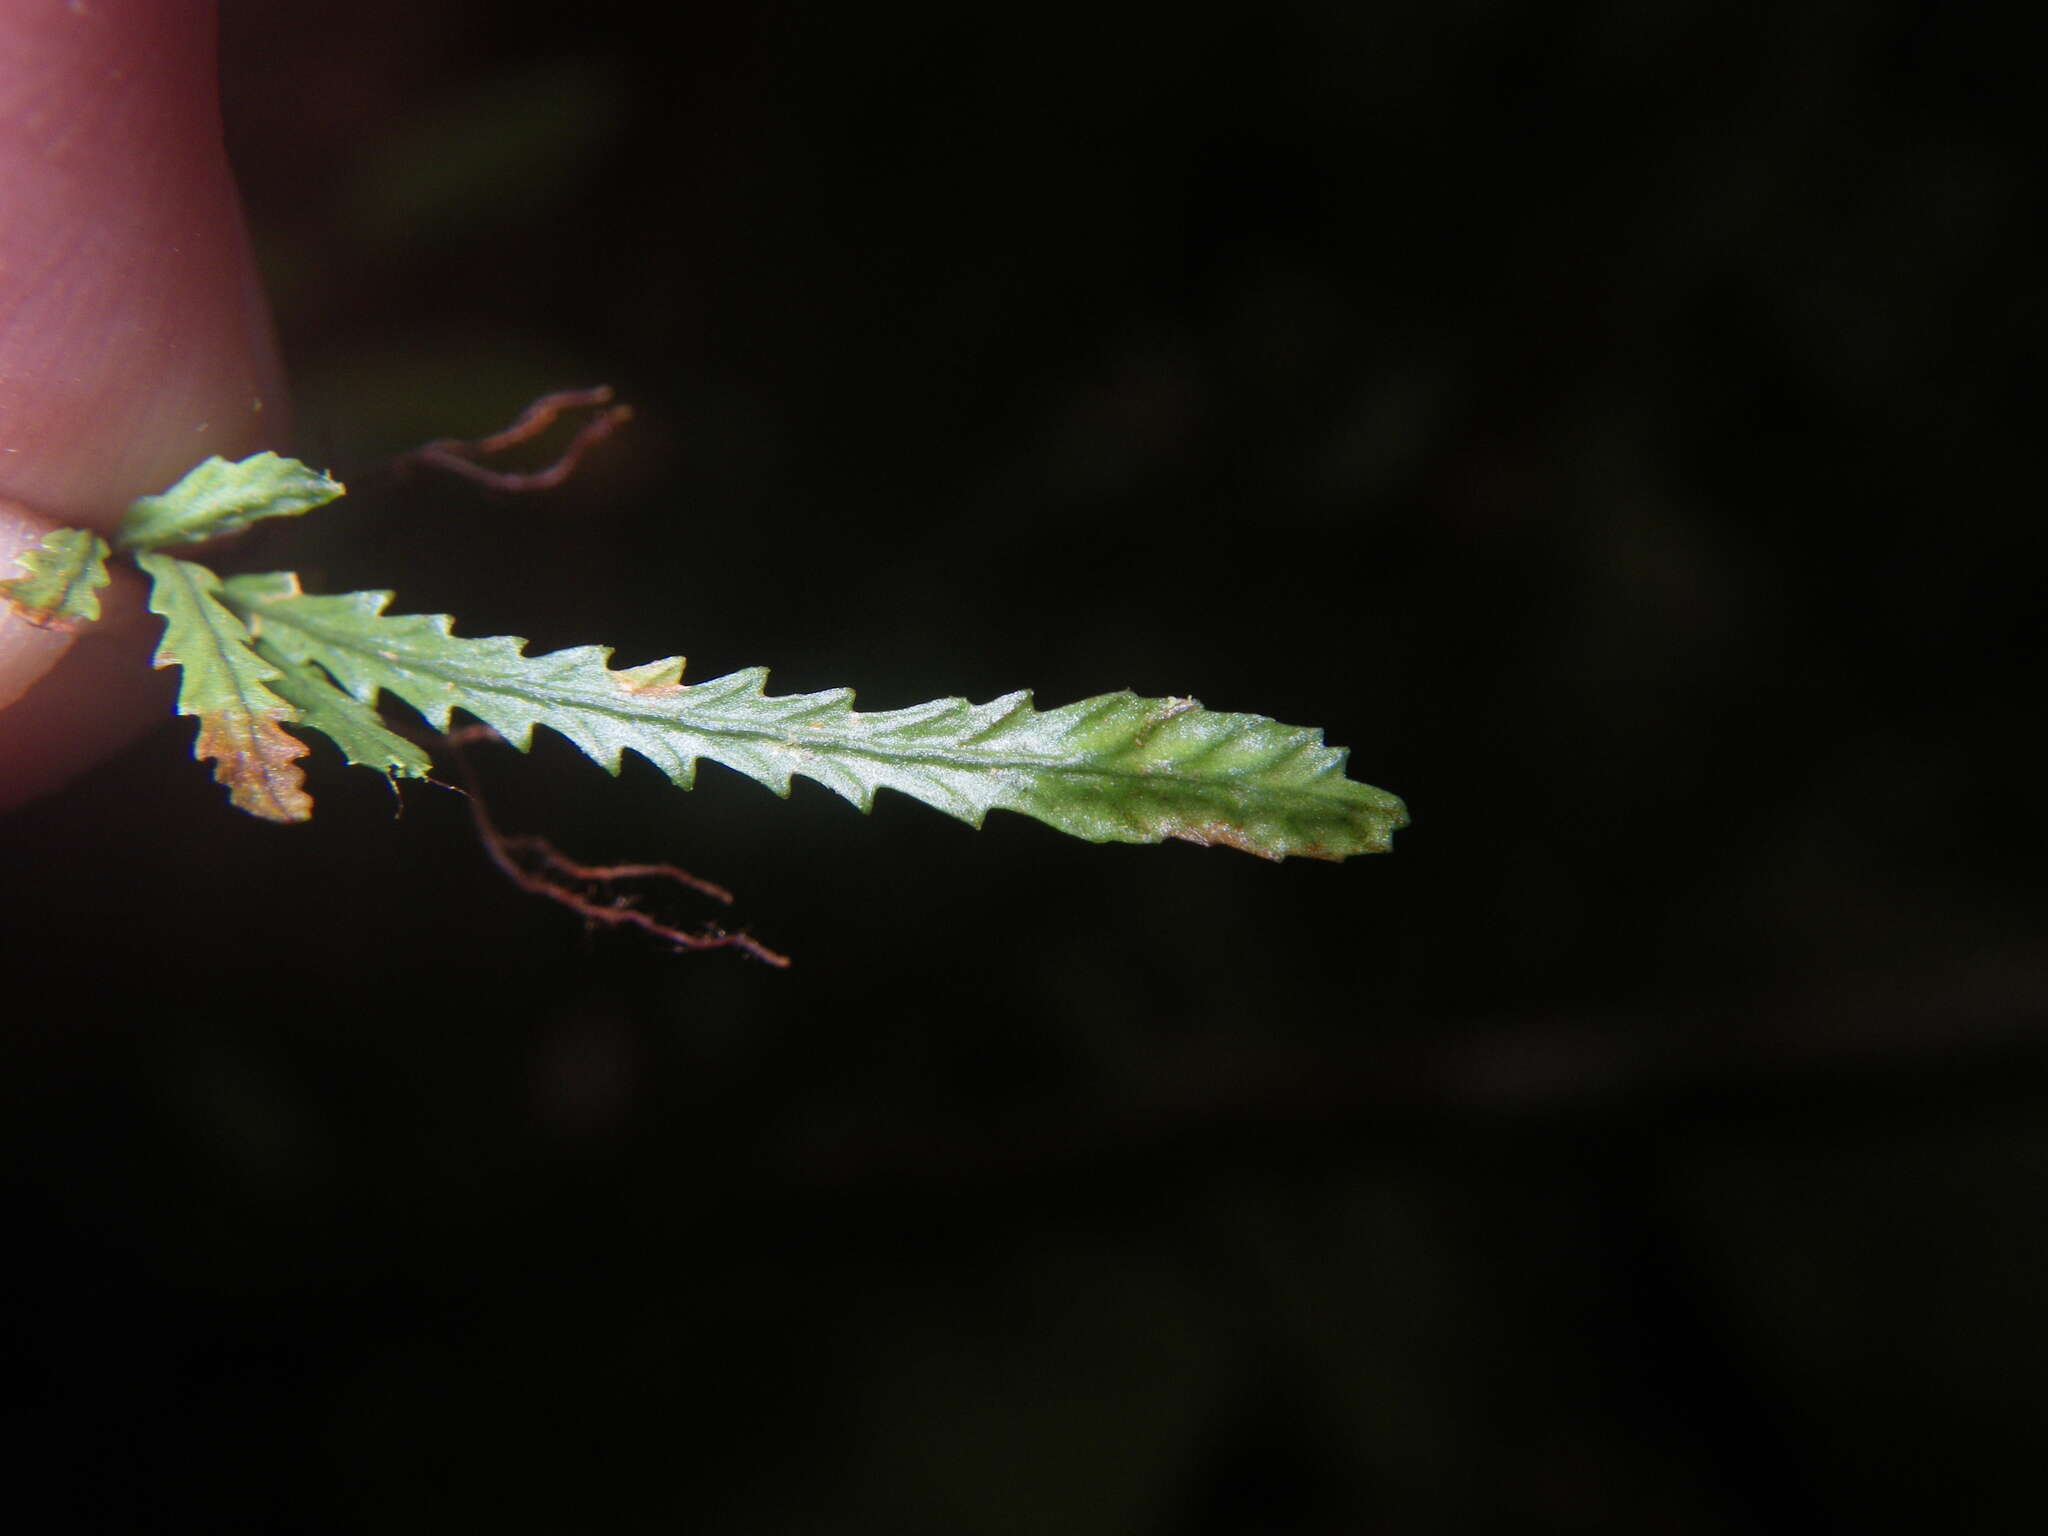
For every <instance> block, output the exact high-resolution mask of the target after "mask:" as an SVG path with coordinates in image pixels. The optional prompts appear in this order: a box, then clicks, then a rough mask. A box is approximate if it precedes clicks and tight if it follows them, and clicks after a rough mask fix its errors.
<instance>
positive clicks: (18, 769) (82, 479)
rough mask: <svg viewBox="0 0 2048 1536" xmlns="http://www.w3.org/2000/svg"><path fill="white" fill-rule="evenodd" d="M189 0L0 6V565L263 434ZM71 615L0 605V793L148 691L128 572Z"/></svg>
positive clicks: (203, 23) (113, 738) (149, 698)
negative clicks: (71, 618)
mask: <svg viewBox="0 0 2048 1536" xmlns="http://www.w3.org/2000/svg"><path fill="white" fill-rule="evenodd" d="M214 24H215V18H214V6H213V3H212V0H5V3H0V577H4V576H11V575H14V574H16V572H15V568H14V564H13V561H14V555H15V553H16V551H18V550H19V549H21V548H23V547H24V546H26V545H29V544H32V543H34V542H35V541H36V540H37V539H39V538H40V537H41V536H42V534H43V533H45V532H47V531H48V530H50V529H52V528H57V527H65V526H70V527H87V528H95V529H98V530H100V531H102V532H111V530H112V529H113V527H114V525H115V524H116V523H117V522H118V521H119V519H120V516H121V513H122V510H123V509H124V508H125V507H126V506H127V504H128V503H129V502H130V501H132V500H133V499H134V498H135V497H137V496H142V495H147V494H149V493H151V492H154V491H159V490H162V489H164V488H165V487H166V486H168V485H169V484H170V483H171V482H172V481H174V480H176V479H177V478H178V476H179V475H181V474H182V473H184V471H185V470H187V469H188V468H190V467H191V466H192V465H193V464H195V463H197V462H198V461H199V460H201V459H203V458H205V457H207V456H208V455H209V454H220V455H223V456H224V457H228V458H236V457H240V456H242V455H245V454H249V453H253V452H255V451H257V450H258V449H261V448H269V447H277V448H282V447H284V446H285V442H284V437H285V433H286V430H287V426H288V423H287V413H286V409H285V398H284V385H283V374H282V371H281V369H280V367H279V365H278V360H277V353H276V348H275V345H274V343H273V340H272V337H271V331H270V323H269V318H268V313H267V311H266V309H265V306H264V301H263V295H262V290H261V288H260V286H259V285H258V283H257V279H256V274H255V268H254V265H253V263H252V262H251V260H250V256H249V249H248V242H247V240H246V238H245V236H244V233H243V227H242V219H241V210H240V205H239V203H238V202H237V199H236V195H235V189H234V184H233V182H232V180H231V179H230V177H229V173H228V165H227V160H226V156H225V155H224V153H223V152H222V148H221V141H220V110H219V101H218V96H217V92H216V85H215V72H214ZM101 596H102V599H103V602H104V606H105V613H106V616H105V617H104V618H103V619H102V620H101V621H100V622H99V623H98V624H96V625H92V626H90V627H89V628H87V629H86V630H85V631H83V632H82V633H80V634H77V635H66V634H61V633H57V632H54V631H50V630H44V629H37V628H35V627H33V626H31V625H29V624H27V623H25V622H23V621H22V620H21V619H19V618H18V617H14V616H12V615H7V616H4V617H0V809H6V808H10V807H12V806H15V805H18V804H20V803H21V802H23V801H24V800H27V799H29V798H32V797H33V796H35V795H38V794H41V793H43V792H45V791H47V790H49V789H52V788H54V787H56V786H57V785H60V784H62V783H63V782H64V781H65V780H66V779H68V778H70V777H72V776H73V775H75V774H76V773H78V772H80V771H81V770H83V769H84V768H86V767H87V766H89V765H90V764H91V763H93V762H94V761H96V760H97V759H98V758H100V757H103V756H105V755H106V754H107V753H109V752H111V751H113V750H114V749H115V748H116V747H118V746H120V745H121V744H122V743H123V742H125V741H126V740H128V739H129V738H130V737H131V736H133V735H134V734H136V733H137V732H138V731H139V730H141V729H143V728H145V727H147V726H148V725H149V724H150V723H151V722H152V721H156V720H161V719H163V718H164V717H165V714H166V713H167V711H168V708H169V698H170V694H169V690H168V683H167V675H166V674H153V673H152V672H151V671H150V669H149V654H150V650H151V647H152V646H153V644H154V641H155V630H156V621H155V619H154V618H152V617H151V616H150V615H149V614H148V613H147V612H146V611H144V609H143V607H142V595H141V589H140V586H139V584H138V583H137V582H136V580H135V579H134V578H133V577H132V576H130V575H128V574H126V573H122V574H120V575H117V577H116V579H115V583H114V585H113V586H112V587H109V588H107V589H106V590H105V591H104V592H102V594H101Z"/></svg>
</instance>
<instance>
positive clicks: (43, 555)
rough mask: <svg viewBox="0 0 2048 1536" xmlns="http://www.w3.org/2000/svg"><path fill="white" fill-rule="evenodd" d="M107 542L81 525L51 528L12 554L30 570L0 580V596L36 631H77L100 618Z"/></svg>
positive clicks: (16, 561) (26, 569) (105, 577)
mask: <svg viewBox="0 0 2048 1536" xmlns="http://www.w3.org/2000/svg"><path fill="white" fill-rule="evenodd" d="M107 553H108V551H107V541H106V540H105V539H103V538H101V537H100V536H99V535H98V534H96V533H92V532H89V531H88V530H86V529H84V528H55V529H52V530H51V531H50V532H48V533H46V534H44V535H43V537H42V539H41V540H40V541H39V542H38V543H37V544H36V545H35V547H34V548H32V549H24V550H23V551H21V553H20V554H18V555H16V556H15V557H14V559H15V563H16V564H17V565H19V566H20V567H21V568H22V570H24V571H26V572H27V573H28V574H27V575H25V576H17V577H15V578H13V579H12V580H11V581H0V599H4V600H5V601H7V602H9V603H11V604H13V606H14V610H15V612H17V613H19V614H20V615H21V616H22V617H23V618H25V619H27V620H28V621H29V623H31V624H34V625H36V626H37V627H38V628H40V629H77V628H78V627H79V626H81V625H84V624H90V623H92V621H93V620H95V619H97V618H98V617H99V616H100V600H99V596H98V592H99V589H100V588H101V587H104V586H105V585H106V584H107V579H108V578H107Z"/></svg>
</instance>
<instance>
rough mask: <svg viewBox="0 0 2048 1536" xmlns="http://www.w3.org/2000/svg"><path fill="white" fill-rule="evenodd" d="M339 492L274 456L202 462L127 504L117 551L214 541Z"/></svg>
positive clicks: (292, 462) (320, 503)
mask: <svg viewBox="0 0 2048 1536" xmlns="http://www.w3.org/2000/svg"><path fill="white" fill-rule="evenodd" d="M341 494H342V486H341V484H340V482H339V481H336V480H333V479H330V478H329V477H328V476H326V475H323V474H321V473H320V472H319V471H318V470H313V469H308V468H307V467H306V466H305V465H303V464H301V463H300V462H299V461H298V460H297V459H287V458H283V457H280V456H279V455H277V454H274V453H259V454H256V455H254V456H253V457H250V458H246V459H242V460H240V461H239V462H236V463H230V462H229V461H228V460H226V459H219V458H214V459H208V460H207V461H206V462H205V463H204V464H201V465H199V466H198V467H197V468H196V469H193V470H192V471H191V472H189V473H188V474H187V475H186V476H185V478H184V479H182V480H180V481H179V482H178V483H177V484H176V485H174V486H172V487H171V488H170V489H169V490H168V491H165V492H164V493H163V494H162V495H161V496H144V497H142V498H141V499H140V500H138V501H135V502H132V503H130V505H129V507H128V515H127V516H126V517H124V518H122V519H121V531H120V533H119V535H118V539H119V541H120V544H121V547H122V548H123V549H158V548H161V547H162V546H163V545H165V544H190V543H195V542H197V541H198V540H200V539H215V538H219V537H221V536H222V535H223V534H229V533H239V532H241V530H242V529H244V528H246V527H248V526H249V525H250V524H251V523H253V522H256V521H258V520H260V519H262V518H266V517H297V516H298V515H299V514H300V513H301V512H310V511H312V509H313V508H315V507H319V506H325V505H326V504H327V503H328V502H330V501H332V500H334V498H335V497H337V496H339V495H341Z"/></svg>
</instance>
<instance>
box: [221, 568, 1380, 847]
mask: <svg viewBox="0 0 2048 1536" xmlns="http://www.w3.org/2000/svg"><path fill="white" fill-rule="evenodd" d="M224 595H225V597H226V599H227V601H228V602H229V603H230V604H232V605H233V606H234V607H235V608H237V609H238V610H239V611H240V612H241V613H243V614H244V615H245V616H246V617H247V618H248V620H249V623H250V625H251V627H252V628H254V629H255V630H256V631H257V632H258V633H260V634H261V636H262V637H263V643H264V646H265V648H266V649H267V650H269V651H271V652H273V653H274V654H276V655H277V656H278V657H280V658H281V659H283V660H286V661H290V662H293V663H305V662H317V663H319V665H320V666H321V667H323V668H325V669H326V671H327V672H328V673H330V674H331V675H332V676H333V678H334V680H335V681H336V682H337V683H339V684H340V685H341V686H342V687H343V688H345V689H346V690H347V691H348V692H349V693H350V694H351V695H353V696H354V697H355V698H356V699H358V700H359V701H361V702H362V703H363V704H365V705H371V704H374V703H375V702H376V700H377V698H378V695H379V693H380V691H383V690H389V691H390V692H392V693H394V694H396V695H398V696H399V697H400V698H402V699H404V700H405V701H406V702H407V703H408V704H410V705H412V707H413V708H414V709H416V710H418V711H419V712H420V714H421V715H423V716H424V717H425V718H426V719H427V720H428V722H429V723H431V724H432V725H434V726H435V727H436V728H437V729H441V730H446V729H447V728H448V725H449V718H450V712H451V711H452V710H455V709H462V710H465V711H467V712H468V713H469V714H471V715H474V716H475V717H476V718H477V719H479V720H481V721H483V722H484V723H485V724H486V725H489V726H490V727H491V728H492V729H494V730H495V731H497V732H498V733H499V734H500V735H501V736H503V737H505V738H506V739H507V740H508V741H510V742H512V743H513V744H514V745H515V746H518V747H520V748H521V749H522V750H523V749H525V748H526V747H527V746H528V745H530V742H531V737H532V733H533V728H534V727H535V726H536V725H545V726H548V727H550V728H551V729H553V730H556V731H559V732H560V733H561V734H562V735H564V736H566V737H568V738H569V739H570V740H571V741H573V742H574V743H575V744H576V745H577V746H578V747H580V748H581V749H582V750H583V751H584V752H586V753H587V754H589V756H591V757H592V758H594V759H595V760H596V761H597V762H599V763H601V764H602V765H603V766H604V767H605V768H607V769H608V770H610V771H612V772H614V773H616V772H617V771H618V765H619V755H620V753H621V752H622V751H624V750H626V749H628V748H630V749H631V750H633V751H635V752H638V753H640V754H641V755H642V756H643V757H646V758H647V759H648V760H649V761H650V762H652V763H654V764H655V766H656V767H658V768H660V769H661V770H662V772H664V773H665V774H667V775H668V776H669V778H670V779H672V780H673V781H674V782H675V783H676V784H678V785H679V786H681V787H682V788H685V789H687V788H689V787H690V785H691V784H692V782H693V781H694V779H695V775H696V767H697V761H698V759H699V758H700V757H708V758H711V759H713V760H714V761H717V762H721V763H724V764H725V765H726V766H727V767H729V768H733V769H735V770H737V771H738V772H740V773H743V774H746V775H747V776H748V777H750V778H752V779H755V780H757V781H758V782H760V783H762V784H764V785H766V786H767V787H768V788H769V789H771V790H773V791H774V792H775V793H777V794H780V795H786V794H788V793H789V785H790V779H791V776H792V775H796V774H801V775H803V776H805V777H807V778H812V779H815V780H817V781H818V782H819V783H821V784H823V785H825V786H826V787H827V788H829V789H832V790H835V791H836V792H838V793H839V794H841V795H843V796H845V797H846V798H847V799H848V800H850V801H852V802H853V803H854V804H855V805H857V806H859V807H860V808H861V809H862V810H867V809H868V808H869V807H870V806H871V805H872V804H873V802H874V795H875V791H876V790H877V789H882V788H889V789H895V790H899V791H901V792H902V793H904V794H907V795H911V796H913V797H915V798H917V799H919V800H922V801H924V802H925V803H926V804H928V805H931V806H935V807H936V808H938V809H939V810H942V811H944V812H946V813H947V814H948V815H951V816H956V817H958V818H959V819H960V820H962V821H965V822H967V823H969V824H970V825H972V826H980V825H981V822H982V819H983V818H984V817H985V816H986V815H987V814H988V812H989V811H991V810H997V809H1003V810H1011V811H1018V812H1021V813H1023V814H1024V815H1027V816H1033V817H1036V818H1037V819H1039V820H1040V821H1043V822H1046V823H1047V824H1049V825H1051V826H1054V827H1057V828H1058V829H1060V830H1061V831H1063V832H1068V833H1072V834H1073V835H1074V836H1076V837H1080V838H1085V839H1087V840H1088V841H1090V842H1133V843H1156V842H1159V841H1161V840H1163V839H1165V838H1168V837H1177V838H1183V839H1186V840H1187V841H1189V842H1194V843H1202V844H1222V845H1225V846H1228V847H1232V848H1241V849H1243V850H1244V851H1246V852H1248V853H1255V854H1258V855H1260V856H1262V857H1265V858H1271V859H1279V858H1284V857H1287V856H1288V855H1290V854H1292V855H1300V856H1305V857H1310V858H1323V859H1342V858H1347V857H1349V856H1351V855H1352V854H1358V853H1376V852H1384V851H1385V850H1386V848H1387V847H1388V845H1389V840H1390V838H1391V836H1392V834H1393V832H1394V831H1395V830H1396V829H1397V828H1399V827H1401V826H1404V825H1406V824H1407V813H1406V811H1405V810H1404V809H1403V807H1402V805H1401V802H1400V801H1399V800H1398V799H1396V798H1395V797H1394V796H1393V795H1390V794H1388V793H1387V792H1386V791H1384V790H1379V789H1374V788H1373V787H1371V786H1370V785H1367V784H1360V783H1356V782H1354V781H1352V780H1350V779H1347V778H1346V777H1344V771H1343V770H1344V760H1345V754H1344V752H1343V751H1341V750H1340V749H1337V748H1333V747H1328V746H1325V745H1324V744H1323V740H1322V734H1321V732H1319V731H1313V730H1304V729H1301V728H1299V727H1295V726H1287V725H1281V724H1279V723H1277V722H1275V721H1273V720H1269V719H1267V718H1265V717H1264V716H1262V715H1229V714H1216V713H1213V712H1211V711H1209V710H1206V709H1204V708H1202V706H1201V705H1199V704H1197V703H1196V702H1195V701H1194V700H1192V699H1142V698H1139V697H1137V696H1136V695H1134V694H1131V693H1128V692H1123V693H1113V694H1106V695H1104V696H1102V697H1101V698H1095V699H1087V700H1083V701H1082V702H1080V703H1077V704H1069V705H1066V706H1064V707H1063V708H1060V709H1053V710H1039V709H1036V708H1034V707H1033V705H1032V703H1031V696H1030V695H1029V694H1028V693H1012V694H1006V695H1004V696H1003V697H1002V698H999V699H995V700H992V701H990V702H989V703H987V704H979V705H976V704H970V703H968V702H967V701H966V700H964V699H939V700H935V701H934V702H932V703H929V704H920V705H916V706H914V707H912V708H909V709H898V710H889V711H885V712H881V713H876V714H863V713H861V712H859V711H857V710H855V709H854V708H853V694H852V691H851V690H849V689H843V688H841V689H833V690H830V691H828V692H823V693H810V694H791V695H785V696H783V697H779V698H776V697H770V696H768V695H766V694H765V693H764V692H763V691H762V689H763V685H764V684H765V683H766V681H767V676H768V674H767V671H766V670H765V669H763V668H758V667H757V668H752V669H749V670H747V671H743V672H735V673H732V674H731V675H729V676H726V677H721V678H716V679H714V680H712V681H710V682H705V683H698V684H694V685H689V684H685V683H683V682H682V681H681V678H682V669H683V663H682V661H681V659H680V658H675V657H671V658H669V659H667V660H663V661H657V662H650V663H648V664H647V665H645V666H641V667H634V668H630V669H627V670H625V671H614V670H612V669H611V668H609V667H608V666H607V664H606V663H607V662H608V660H609V658H610V655H611V653H610V652H609V651H608V650H606V649H604V648H602V647H599V646H579V647H576V648H574V649H571V650H564V651H554V652H551V653H549V654H547V655H543V656H527V655H526V654H525V653H524V652H525V645H526V642H525V641H523V640H520V639H516V638H513V637H510V636H503V635H500V636H496V637H493V638H489V639H481V640H471V639H462V638H459V637H457V636H455V635H453V634H451V633H450V632H449V630H450V624H451V620H450V619H449V618H448V616H447V615H445V614H433V615H425V614H412V615H404V616H389V615H386V614H385V613H384V608H385V606H386V605H387V604H388V603H389V602H390V600H391V595H390V594H389V593H388V592H351V593H346V594H343V595H340V596H333V597H314V596H308V595H306V594H304V593H302V592H301V591H300V590H299V587H298V581H297V578H295V577H293V576H290V575H288V574H282V573H280V574H274V575H269V576H240V577H236V578H234V579H233V580H231V581H230V582H228V583H227V584H226V587H225V591H224Z"/></svg>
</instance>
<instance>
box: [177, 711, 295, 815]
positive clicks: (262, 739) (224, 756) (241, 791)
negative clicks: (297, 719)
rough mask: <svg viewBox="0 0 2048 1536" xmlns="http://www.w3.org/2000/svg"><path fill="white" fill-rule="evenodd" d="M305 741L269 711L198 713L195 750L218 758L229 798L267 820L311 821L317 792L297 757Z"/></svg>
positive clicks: (217, 774) (219, 775)
mask: <svg viewBox="0 0 2048 1536" xmlns="http://www.w3.org/2000/svg"><path fill="white" fill-rule="evenodd" d="M306 752H307V747H306V744H305V743H304V742H303V741H301V740H299V739H298V737H296V736H294V735H292V734H291V732H289V731H287V730H285V729H284V728H283V727H282V726H280V725H279V724H278V723H277V722H276V721H275V720H272V719H270V718H269V717H268V716H266V715H253V714H219V715H201V716H200V717H199V740H198V741H197V742H195V743H194V744H193V747H192V755H193V756H194V757H198V758H211V759H213V763H214V769H213V776H214V777H215V778H216V779H218V780H220V782H221V783H223V784H225V785H227V787H228V799H229V800H230V801H231V802H232V803H233V804H234V805H235V806H236V807H237V808H239V809H241V810H244V811H247V812H248V813H249V814H250V815H251V816H261V817H262V818H263V819H264V820H265V821H310V820H311V819H312V816H313V797H312V796H311V795H309V794H307V793H306V776H305V774H303V773H301V772H300V771H299V765H298V759H299V758H302V757H304V756H305V755H306Z"/></svg>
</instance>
